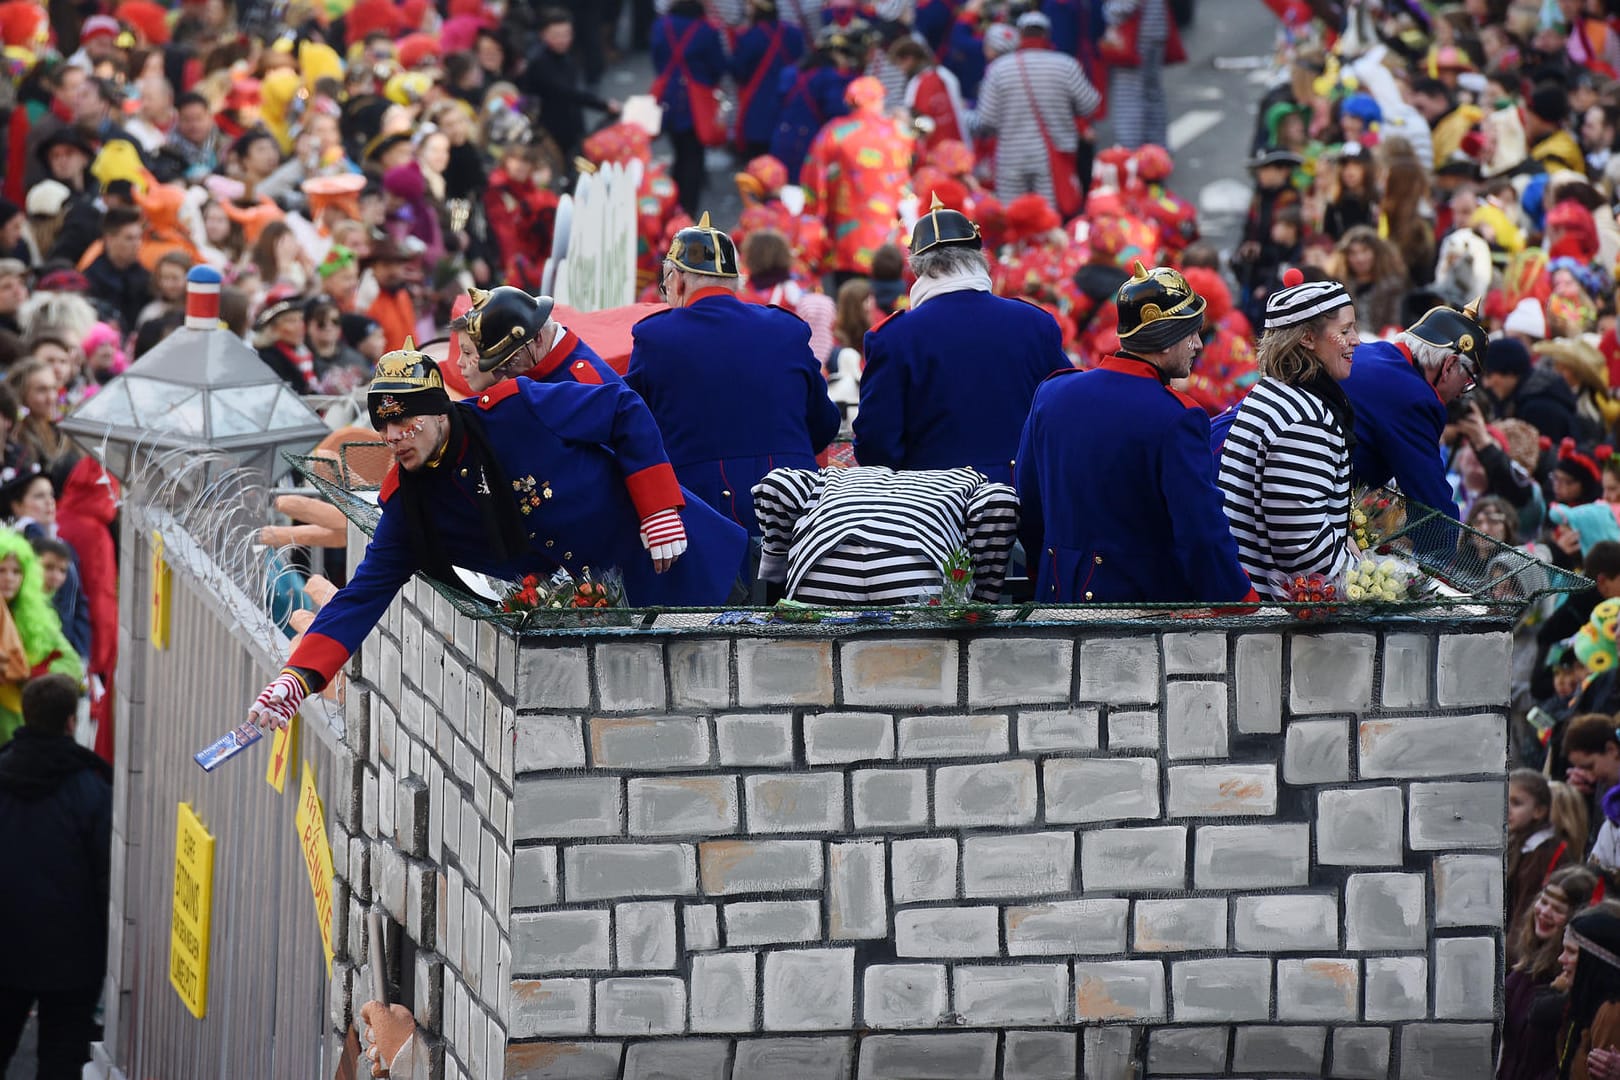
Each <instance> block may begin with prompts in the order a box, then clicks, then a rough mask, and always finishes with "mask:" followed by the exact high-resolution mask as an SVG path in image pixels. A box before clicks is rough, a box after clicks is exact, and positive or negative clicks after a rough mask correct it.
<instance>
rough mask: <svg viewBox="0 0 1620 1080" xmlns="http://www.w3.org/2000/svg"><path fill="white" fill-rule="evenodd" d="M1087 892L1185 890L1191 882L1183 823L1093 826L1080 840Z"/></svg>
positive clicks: (1082, 870) (1081, 878)
mask: <svg viewBox="0 0 1620 1080" xmlns="http://www.w3.org/2000/svg"><path fill="white" fill-rule="evenodd" d="M1080 883H1081V887H1082V888H1084V889H1085V890H1086V891H1087V892H1117V891H1122V890H1126V889H1181V888H1184V887H1185V886H1186V883H1187V830H1186V828H1185V827H1183V826H1180V825H1161V826H1150V827H1145V828H1140V829H1092V830H1089V831H1087V832H1085V833H1084V834H1083V836H1082V837H1081V841H1080Z"/></svg>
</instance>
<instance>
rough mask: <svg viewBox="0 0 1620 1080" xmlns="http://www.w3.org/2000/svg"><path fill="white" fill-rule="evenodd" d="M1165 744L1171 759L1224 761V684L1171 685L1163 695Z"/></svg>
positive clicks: (1225, 729) (1200, 682)
mask: <svg viewBox="0 0 1620 1080" xmlns="http://www.w3.org/2000/svg"><path fill="white" fill-rule="evenodd" d="M1164 742H1165V749H1166V750H1167V751H1168V752H1169V755H1170V757H1171V758H1173V759H1174V758H1210V757H1225V756H1226V755H1227V748H1228V745H1229V743H1228V739H1227V725H1226V683H1224V682H1202V681H1195V682H1173V683H1171V684H1170V686H1169V688H1168V689H1167V690H1166V691H1165V703H1164Z"/></svg>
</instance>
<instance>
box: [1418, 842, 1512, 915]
mask: <svg viewBox="0 0 1620 1080" xmlns="http://www.w3.org/2000/svg"><path fill="white" fill-rule="evenodd" d="M1434 922H1435V925H1436V926H1501V925H1502V860H1501V859H1500V858H1498V857H1497V856H1495V855H1438V856H1436V857H1435V860H1434Z"/></svg>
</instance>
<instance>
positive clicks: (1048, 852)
mask: <svg viewBox="0 0 1620 1080" xmlns="http://www.w3.org/2000/svg"><path fill="white" fill-rule="evenodd" d="M1073 888H1074V833H1072V832H1044V833H1028V834H1023V835H1014V836H970V837H968V838H967V839H965V840H964V841H963V842H962V894H963V895H964V896H969V897H980V896H1043V895H1047V894H1050V893H1064V892H1070V891H1072V890H1073Z"/></svg>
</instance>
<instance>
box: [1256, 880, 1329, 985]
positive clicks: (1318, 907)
mask: <svg viewBox="0 0 1620 1080" xmlns="http://www.w3.org/2000/svg"><path fill="white" fill-rule="evenodd" d="M1233 904H1234V905H1235V907H1234V916H1233V920H1232V940H1233V944H1234V945H1235V946H1236V947H1237V948H1239V949H1242V950H1243V951H1245V952H1311V951H1323V950H1325V951H1329V952H1331V951H1333V950H1334V949H1337V948H1338V947H1339V901H1338V898H1337V897H1336V896H1331V895H1323V894H1312V893H1278V894H1275V895H1271V896H1239V897H1237V898H1235V899H1234V900H1233ZM1353 982H1354V980H1352V984H1353Z"/></svg>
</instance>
